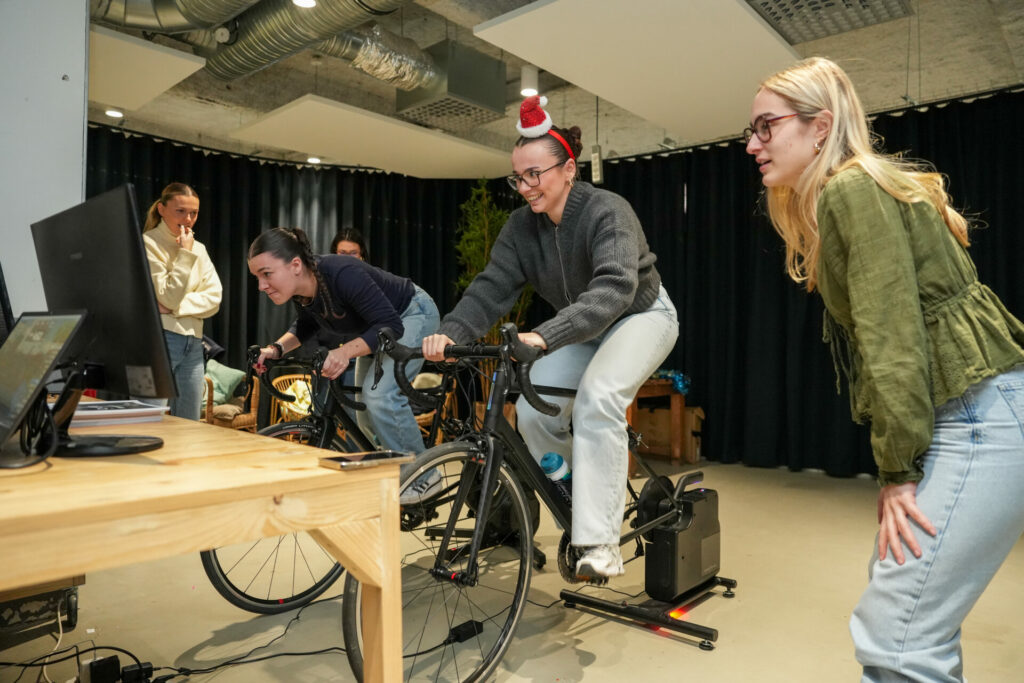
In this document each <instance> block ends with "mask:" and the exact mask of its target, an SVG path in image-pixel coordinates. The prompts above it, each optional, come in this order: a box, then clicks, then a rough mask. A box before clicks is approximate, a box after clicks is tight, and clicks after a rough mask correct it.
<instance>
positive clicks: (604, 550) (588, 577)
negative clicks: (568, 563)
mask: <svg viewBox="0 0 1024 683" xmlns="http://www.w3.org/2000/svg"><path fill="white" fill-rule="evenodd" d="M625 573H626V570H625V569H624V568H623V567H622V554H621V553H620V552H619V546H617V545H607V544H606V545H592V546H586V547H585V548H584V549H583V555H582V557H580V560H579V562H577V563H576V576H577V578H580V579H583V580H584V581H601V580H603V579H608V578H610V577H613V576H621V575H623V574H625Z"/></svg>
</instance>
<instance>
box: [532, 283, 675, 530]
mask: <svg viewBox="0 0 1024 683" xmlns="http://www.w3.org/2000/svg"><path fill="white" fill-rule="evenodd" d="M678 336H679V321H678V319H677V317H676V309H675V306H673V305H672V300H671V299H669V297H668V294H667V293H666V292H665V289H664V288H662V289H661V291H660V292H659V294H658V298H657V300H655V302H654V303H653V304H651V307H650V308H648V309H647V310H646V311H644V312H643V313H634V314H633V315H629V316H626V317H625V318H622V319H621V320H619V321H618V322H616V323H615V324H614V325H612V326H611V327H609V328H608V329H607V330H605V331H604V332H603V333H602V334H600V335H599V336H597V337H596V338H594V339H591V340H590V341H587V342H583V343H581V344H571V345H569V346H563V347H562V348H560V349H558V350H556V351H554V352H553V353H551V354H550V355H547V356H544V357H543V358H541V359H540V360H539V361H537V362H536V363H534V366H533V369H532V370H531V372H530V378H531V379H532V381H533V382H534V383H535V384H542V385H546V386H553V387H567V388H576V389H577V393H576V397H575V398H564V397H562V398H560V397H555V396H545V397H544V399H545V400H547V401H549V402H551V403H555V404H558V405H560V406H562V411H561V413H559V414H558V415H556V416H553V417H551V416H547V415H543V414H542V413H539V412H537V411H536V410H535V409H534V408H533V407H532V406H531V405H530V404H529V403H527V401H526V399H525V398H520V399H519V400H518V401H517V402H516V416H517V418H518V420H519V432H520V434H522V436H523V440H524V441H525V442H526V445H527V446H529V448H530V453H531V454H532V455H533V457H534V458H536V459H537V460H538V461H539V460H540V459H541V458H542V457H543V456H544V454H545V453H548V452H554V453H558V454H560V455H561V456H563V457H564V458H565V459H566V460H568V461H569V462H570V465H571V467H572V543H573V544H574V545H598V544H612V545H616V546H617V545H618V544H619V534H620V530H621V527H622V510H623V507H622V506H623V503H624V501H625V497H626V478H627V470H628V467H629V443H628V438H627V436H626V409H627V408H629V405H630V404H631V403H632V402H633V398H634V397H635V396H636V392H637V390H639V389H640V386H641V385H642V384H643V383H644V382H645V381H646V380H647V379H648V378H649V377H650V376H651V373H652V372H654V371H655V370H657V369H658V367H659V366H660V365H661V364H662V362H663V361H664V360H665V358H667V357H668V354H669V353H670V352H671V351H672V347H673V346H674V345H675V343H676V338H677V337H678ZM570 424H571V425H572V431H570ZM574 435H575V437H574Z"/></svg>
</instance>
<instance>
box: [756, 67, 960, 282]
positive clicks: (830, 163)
mask: <svg viewBox="0 0 1024 683" xmlns="http://www.w3.org/2000/svg"><path fill="white" fill-rule="evenodd" d="M760 87H761V89H764V90H768V91H770V92H772V93H774V94H776V95H778V96H779V97H781V98H782V99H783V100H785V101H786V102H787V103H788V104H789V105H790V106H791V107H793V110H794V111H795V112H797V113H799V114H800V115H801V116H800V118H801V119H803V120H805V121H809V120H812V119H814V118H815V117H816V116H817V115H818V114H820V113H821V112H823V111H825V110H828V111H830V112H831V113H832V126H831V130H830V131H829V133H828V137H826V138H825V140H824V141H823V142H822V143H821V152H820V153H819V154H818V155H817V156H815V157H814V160H813V161H812V162H811V163H810V165H808V166H807V168H806V169H804V171H803V173H802V174H801V175H800V179H799V180H798V181H797V186H796V188H789V187H770V188H766V190H765V195H766V198H767V205H768V216H769V217H770V218H771V221H772V225H774V227H775V230H776V231H777V232H778V233H779V235H781V236H782V239H783V240H784V241H785V243H786V271H787V272H788V273H789V276H790V277H791V278H793V280H795V281H796V282H805V283H806V286H807V290H808V291H813V290H814V287H815V285H816V283H817V275H818V247H819V240H818V218H817V206H818V198H819V197H820V196H821V192H822V190H824V188H825V184H826V183H828V181H829V180H830V179H831V178H832V177H833V176H835V175H836V174H837V173H839V172H841V171H843V170H845V169H847V168H850V167H851V166H857V167H860V168H861V169H862V170H863V171H864V172H865V173H867V174H868V175H869V176H871V178H872V179H874V181H875V182H876V183H878V185H879V186H880V187H881V188H882V189H883V190H885V191H886V192H887V193H889V194H890V195H892V196H893V197H895V198H896V199H898V200H900V201H902V202H907V203H914V202H922V201H927V202H930V203H931V204H932V206H934V207H935V209H936V210H937V211H938V212H939V215H940V216H942V218H943V220H944V221H945V222H946V225H947V226H949V229H950V231H951V232H952V233H953V235H954V236H956V239H957V241H959V242H960V244H962V245H964V246H965V247H966V246H967V245H968V244H969V241H968V239H967V220H966V219H965V218H964V217H963V216H961V215H960V214H959V213H957V211H956V210H954V209H953V208H952V207H951V206H950V197H949V195H948V194H947V193H946V188H945V179H944V178H943V176H942V175H940V174H939V173H936V172H935V171H934V170H933V169H932V168H931V167H930V166H928V165H926V164H923V163H920V162H912V161H908V160H905V159H901V158H898V157H896V156H892V155H886V154H881V153H879V152H877V151H875V148H874V145H873V144H872V135H871V132H870V131H869V129H868V123H867V116H866V115H865V113H864V107H863V105H861V103H860V98H858V97H857V93H856V91H855V90H854V89H853V84H852V83H851V82H850V79H849V77H847V75H846V73H845V72H844V71H843V70H842V69H841V68H839V66H838V65H837V64H835V63H834V62H832V61H830V60H828V59H823V58H821V57H812V58H810V59H805V60H803V61H801V62H798V63H796V64H795V65H793V66H792V67H790V68H788V69H786V70H784V71H780V72H779V73H777V74H775V75H774V76H772V77H771V78H769V79H767V80H766V81H764V82H763V83H762V84H761V86H760Z"/></svg>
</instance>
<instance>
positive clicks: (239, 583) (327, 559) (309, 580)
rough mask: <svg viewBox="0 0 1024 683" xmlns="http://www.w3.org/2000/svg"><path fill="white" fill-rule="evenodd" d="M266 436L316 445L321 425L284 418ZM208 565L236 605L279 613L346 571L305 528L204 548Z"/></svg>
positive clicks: (315, 593)
mask: <svg viewBox="0 0 1024 683" xmlns="http://www.w3.org/2000/svg"><path fill="white" fill-rule="evenodd" d="M259 433H260V434H262V435H264V436H269V437H272V438H275V439H286V440H288V441H293V442H296V443H304V444H310V445H315V444H317V443H319V442H320V434H319V430H318V429H317V428H316V427H315V426H314V425H312V424H310V423H308V422H282V423H280V424H275V425H271V426H269V427H267V428H266V429H262V430H260V432H259ZM200 556H201V558H202V561H203V570H204V571H205V572H206V576H207V577H208V578H209V579H210V583H212V584H213V587H214V588H215V589H216V590H217V592H218V593H220V594H221V596H223V597H224V599H225V600H227V601H228V602H230V603H231V604H232V605H234V606H236V607H239V608H241V609H244V610H247V611H249V612H256V613H257V614H277V613H280V612H287V611H288V610H292V609H296V608H298V607H302V606H303V605H305V604H308V603H309V602H312V601H313V600H315V599H316V598H317V597H319V596H320V595H321V594H322V593H323V592H324V591H326V590H327V589H328V588H330V586H331V585H332V584H333V583H334V582H335V581H337V580H338V577H339V576H341V573H342V572H343V571H345V570H344V569H343V568H342V566H341V565H340V564H338V562H337V561H336V560H335V559H334V558H333V557H332V556H331V555H329V554H328V553H327V551H325V550H324V549H323V548H321V547H320V545H319V544H318V543H317V542H316V541H314V540H313V538H312V537H311V536H310V535H309V534H307V533H306V532H304V531H298V532H294V533H290V534H284V535H283V536H273V537H269V538H261V539H258V540H256V541H251V542H247V543H236V544H235V545H229V546H224V547H222V548H214V549H212V550H204V551H203V552H201V553H200Z"/></svg>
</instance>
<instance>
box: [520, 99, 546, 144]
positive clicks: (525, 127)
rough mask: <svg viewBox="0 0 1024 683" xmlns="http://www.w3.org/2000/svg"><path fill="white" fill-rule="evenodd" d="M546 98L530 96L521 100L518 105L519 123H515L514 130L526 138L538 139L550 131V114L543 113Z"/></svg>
mask: <svg viewBox="0 0 1024 683" xmlns="http://www.w3.org/2000/svg"><path fill="white" fill-rule="evenodd" d="M547 103H548V98H546V97H544V96H542V95H532V96H530V97H527V98H526V99H525V100H523V103H522V104H521V105H519V121H518V122H517V123H516V130H518V131H519V134H520V135H522V136H523V137H526V138H539V137H540V136H542V135H544V134H545V133H547V132H548V131H549V130H551V126H552V125H553V124H552V122H551V114H549V113H547V112H546V111H544V109H543V107H544V106H545V105H547Z"/></svg>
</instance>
